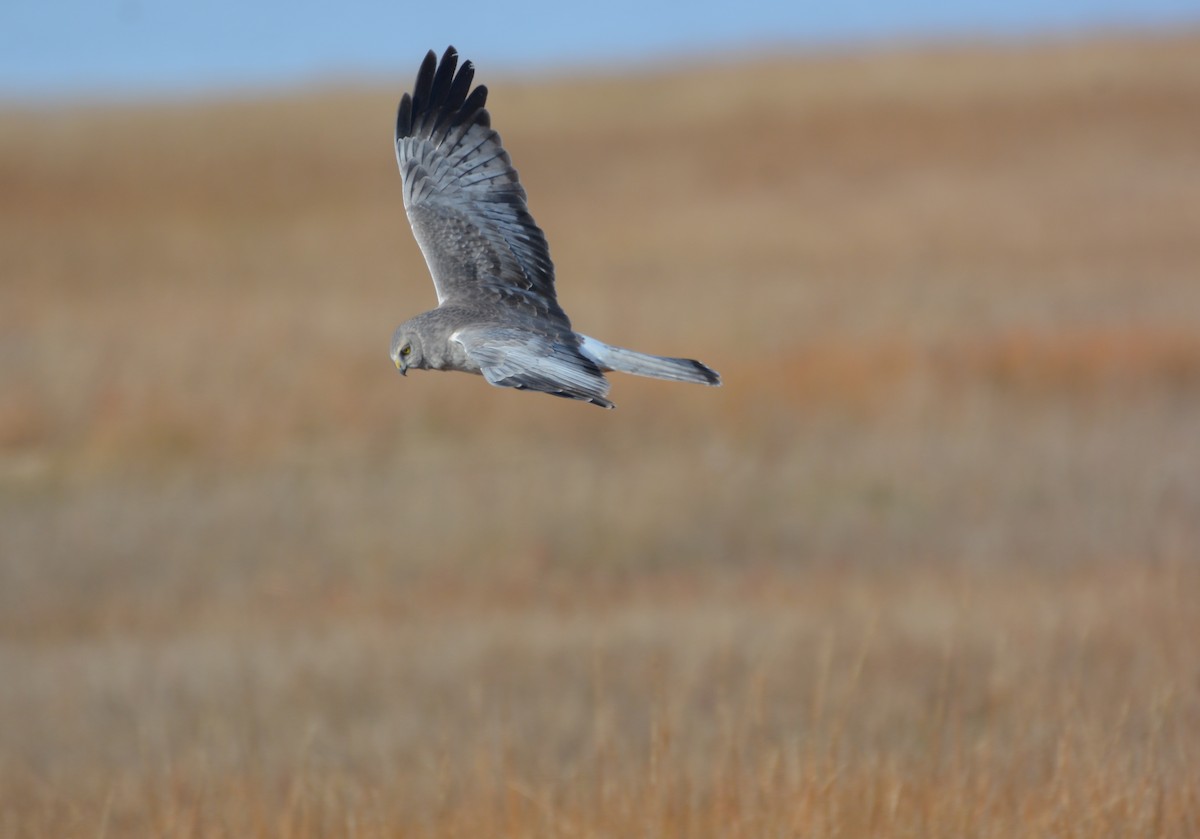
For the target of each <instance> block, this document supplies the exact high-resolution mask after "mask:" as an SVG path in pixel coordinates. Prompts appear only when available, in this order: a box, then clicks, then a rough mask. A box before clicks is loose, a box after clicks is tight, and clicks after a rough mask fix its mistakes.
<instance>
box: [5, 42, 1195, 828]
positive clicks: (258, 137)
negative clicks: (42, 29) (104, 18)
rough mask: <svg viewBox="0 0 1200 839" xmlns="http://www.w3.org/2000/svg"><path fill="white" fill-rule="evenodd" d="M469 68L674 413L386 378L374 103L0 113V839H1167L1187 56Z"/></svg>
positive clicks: (379, 96) (1188, 699)
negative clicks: (654, 357) (675, 363)
mask: <svg viewBox="0 0 1200 839" xmlns="http://www.w3.org/2000/svg"><path fill="white" fill-rule="evenodd" d="M481 72H482V73H483V75H484V79H483V80H485V81H486V82H488V83H489V85H490V86H491V87H492V89H493V91H494V93H493V106H494V114H495V123H496V124H497V126H498V128H499V129H500V130H501V132H502V133H503V135H504V137H505V140H506V144H507V145H508V146H509V148H510V150H511V151H512V153H513V156H514V159H515V161H516V163H517V165H518V166H519V168H520V170H521V173H522V178H523V180H524V182H525V184H526V187H527V188H528V190H529V192H530V195H531V200H532V209H533V212H534V214H535V215H536V217H537V218H538V220H539V221H540V222H541V223H542V224H543V226H544V227H545V228H546V231H547V234H548V236H549V238H550V241H551V245H552V248H553V254H554V257H555V261H556V264H557V266H558V269H559V276H560V292H561V298H562V300H563V302H564V305H565V306H566V308H567V310H568V311H569V312H571V313H572V314H573V316H574V318H575V321H576V324H577V325H578V327H579V328H580V329H581V330H583V331H586V332H589V333H592V334H595V335H597V336H600V337H603V338H605V339H607V340H612V341H614V342H617V343H624V344H627V345H630V346H634V347H637V348H639V349H646V350H650V351H661V352H667V353H678V354H691V355H695V356H697V357H699V358H702V359H704V360H705V361H708V362H710V363H712V364H713V366H715V367H716V368H717V369H719V370H720V371H721V372H722V373H723V374H724V376H725V379H726V385H725V387H723V388H721V389H720V390H711V389H704V388H688V387H684V386H677V385H670V384H665V383H655V382H642V381H638V380H633V379H629V378H618V379H617V380H616V381H615V382H614V398H615V400H616V401H617V403H618V404H619V406H620V407H619V409H618V410H617V411H616V412H605V411H599V410H595V409H592V408H590V407H588V406H583V405H578V404H573V403H567V402H564V401H561V400H554V399H549V398H545V397H538V396H535V395H529V394H519V393H514V392H509V391H500V390H496V389H491V388H488V387H487V386H486V385H485V384H484V383H483V382H482V381H480V380H477V379H471V378H468V377H466V376H436V375H431V374H425V375H414V376H410V377H409V378H408V379H406V380H400V379H398V377H396V376H395V374H394V372H393V371H392V370H391V366H390V362H389V361H388V359H387V356H386V348H387V340H388V337H389V336H390V332H391V330H392V328H393V327H394V326H395V324H396V323H397V322H398V321H399V320H401V319H403V318H404V317H406V316H408V315H409V314H412V313H415V312H417V311H420V310H422V309H424V308H427V307H428V306H429V305H431V304H432V302H433V292H432V288H431V285H430V283H429V281H428V278H427V275H426V273H425V268H424V265H423V262H422V260H421V258H420V256H419V254H418V252H417V250H416V247H415V245H414V244H413V242H412V239H411V235H410V233H409V231H408V229H407V225H406V223H405V220H404V215H403V209H402V206H401V203H400V196H399V183H398V178H397V176H396V174H395V172H394V164H393V162H392V157H391V152H390V149H389V131H390V127H391V115H390V114H391V109H392V107H393V105H394V100H395V98H396V94H397V92H398V91H397V90H392V89H388V90H330V91H324V92H315V93H311V94H305V95H297V96H295V97H290V98H288V97H281V98H277V99H273V100H259V99H254V100H246V101H238V102H189V103H179V104H172V105H166V104H163V105H157V106H148V105H147V106H132V105H130V106H121V107H106V108H99V107H79V108H57V109H54V110H45V111H24V112H18V111H13V110H9V111H7V112H3V113H0V271H2V274H0V282H2V283H3V303H2V305H0V382H2V387H0V837H22V839H24V837H56V839H57V837H65V836H86V837H91V836H102V837H124V836H129V837H143V836H163V837H169V839H174V837H259V836H261V837H281V838H282V839H312V838H313V837H318V836H331V837H332V836H338V837H341V836H346V837H392V836H406V837H408V836H412V837H426V836H428V837H438V836H471V837H477V836H593V837H599V836H612V837H624V836H655V837H657V836H688V837H705V836H713V837H718V836H719V837H733V836H745V837H765V836H803V837H822V836H841V837H858V836H871V837H888V836H894V837H906V836H911V837H939V836H945V837H964V836H980V837H985V836H996V837H1006V839H1007V838H1008V837H1015V836H1056V837H1081V838H1082V837H1110V836H1112V837H1115V836H1146V837H1159V836H1161V837H1181V839H1182V837H1192V836H1196V835H1200V645H1198V644H1197V643H1196V639H1197V638H1200V604H1198V602H1197V597H1196V594H1197V593H1198V592H1200V562H1198V559H1200V435H1197V432H1196V420H1195V418H1196V417H1197V415H1198V411H1200V337H1198V336H1200V282H1198V280H1197V278H1198V277H1200V236H1197V235H1196V231H1197V230H1200V144H1197V143H1196V141H1195V138H1196V137H1200V39H1197V37H1196V36H1195V35H1180V36H1178V37H1174V38H1159V39H1147V40H1137V39H1116V38H1114V39H1109V40H1103V41H1091V42H1080V43H1069V44H1052V45H1041V46H1029V47H1023V48H1021V47H1009V48H1004V49H999V48H996V49H992V48H983V47H972V48H962V49H950V48H945V49H937V50H895V51H891V52H879V53H875V54H861V55H841V56H825V57H809V58H792V57H775V58H769V59H764V60H760V61H753V62H746V63H744V64H736V65H733V64H730V65H722V66H715V65H714V66H712V67H705V66H696V67H689V68H682V69H676V70H667V71H663V72H660V73H656V74H652V75H647V76H645V77H640V78H632V77H631V78H619V77H616V78H607V79H567V80H560V81H556V82H551V83H546V84H534V83H532V82H529V81H522V80H508V79H503V78H500V79H497V78H493V77H489V76H488V70H487V68H486V67H485V68H481ZM402 81H403V82H404V83H407V80H402Z"/></svg>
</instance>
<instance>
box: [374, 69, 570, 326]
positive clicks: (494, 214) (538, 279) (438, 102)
mask: <svg viewBox="0 0 1200 839" xmlns="http://www.w3.org/2000/svg"><path fill="white" fill-rule="evenodd" d="M456 69H457V73H456V72H455V71H456ZM474 76H475V68H474V67H473V66H472V64H471V62H469V61H466V62H463V65H462V67H461V68H458V53H457V52H456V51H455V49H454V47H450V48H448V49H447V50H446V52H445V54H444V55H443V56H442V60H441V62H440V63H439V62H438V60H437V56H436V55H435V54H434V53H433V51H432V50H431V51H430V52H429V54H428V55H426V56H425V60H424V62H422V64H421V69H420V71H419V72H418V73H417V80H416V84H415V85H414V87H413V92H412V93H411V94H408V93H406V94H404V96H403V97H402V98H401V100H400V108H399V111H398V113H397V115H396V160H397V162H398V163H399V165H400V175H401V177H402V178H403V180H404V207H405V209H406V210H407V212H408V220H409V222H410V223H411V224H412V229H413V234H414V235H415V236H416V239H417V244H419V245H420V246H421V252H422V253H423V254H424V255H425V262H426V263H427V264H428V265H429V272H430V274H432V275H433V284H434V287H435V288H436V289H437V296H438V303H439V305H440V304H446V303H465V304H469V305H473V306H475V305H494V304H502V306H504V307H511V308H513V309H516V310H519V311H521V312H524V313H526V314H527V315H531V316H533V317H536V318H539V319H545V320H548V321H549V322H550V323H548V324H547V325H553V327H555V328H556V329H565V328H569V321H568V320H567V316H566V314H565V313H564V312H563V310H562V309H561V308H560V307H559V305H558V301H557V299H556V297H555V293H554V265H553V263H552V262H551V261H550V251H549V248H548V247H547V245H546V236H545V234H543V233H542V231H541V229H540V228H539V227H538V226H537V224H536V223H535V222H534V220H533V217H532V216H531V215H530V214H529V208H528V207H527V206H526V203H525V190H524V188H523V187H522V186H521V183H520V181H519V180H518V179H517V171H516V170H515V169H514V168H513V167H512V162H511V160H510V159H509V156H508V152H506V151H505V150H504V147H503V146H502V145H501V144H500V135H499V134H497V133H496V132H495V131H494V130H493V129H492V127H491V116H490V115H489V114H488V111H487V109H486V108H485V107H484V105H485V103H486V102H487V88H486V87H485V86H483V85H479V86H477V87H476V88H475V89H474V90H471V89H470V88H471V81H472V79H473V78H474ZM500 311H504V309H503V308H502V309H500Z"/></svg>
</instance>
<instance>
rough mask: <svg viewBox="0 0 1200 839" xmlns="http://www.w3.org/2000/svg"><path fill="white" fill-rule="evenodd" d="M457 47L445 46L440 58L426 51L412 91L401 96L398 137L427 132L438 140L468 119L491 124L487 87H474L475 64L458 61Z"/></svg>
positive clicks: (397, 122) (485, 124) (397, 124)
mask: <svg viewBox="0 0 1200 839" xmlns="http://www.w3.org/2000/svg"><path fill="white" fill-rule="evenodd" d="M458 59H459V56H458V50H457V49H455V48H454V47H453V46H449V47H446V51H445V52H444V53H442V57H441V60H440V61H439V60H438V57H437V53H435V52H434V51H433V50H429V52H427V53H425V58H424V60H423V61H422V62H421V67H420V69H419V70H418V71H417V78H416V81H415V82H414V83H413V89H412V93H411V94H405V95H404V97H403V98H401V100H400V107H399V108H398V109H397V112H396V139H397V140H399V139H400V138H402V137H412V136H424V137H430V138H432V139H434V141H435V142H438V141H440V140H442V139H444V136H445V134H446V133H447V132H449V131H450V130H452V129H454V128H457V127H458V126H461V125H464V124H466V123H478V124H480V125H483V126H484V127H485V128H486V127H490V126H491V118H490V116H489V115H488V112H487V110H486V109H485V106H486V104H487V93H488V91H487V87H486V86H485V85H478V86H476V87H475V89H474V90H472V89H471V83H472V82H473V81H474V79H475V65H474V64H473V63H472V62H470V61H463V62H462V64H461V65H460V64H459V60H458Z"/></svg>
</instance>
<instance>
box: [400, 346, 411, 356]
mask: <svg viewBox="0 0 1200 839" xmlns="http://www.w3.org/2000/svg"><path fill="white" fill-rule="evenodd" d="M400 355H412V347H403V348H402V349H401V350H400Z"/></svg>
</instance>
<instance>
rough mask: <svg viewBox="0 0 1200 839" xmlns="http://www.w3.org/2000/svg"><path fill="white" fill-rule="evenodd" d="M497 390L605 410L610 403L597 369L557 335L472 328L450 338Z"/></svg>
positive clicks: (605, 387)
mask: <svg viewBox="0 0 1200 839" xmlns="http://www.w3.org/2000/svg"><path fill="white" fill-rule="evenodd" d="M451 340H453V341H457V342H458V343H460V344H461V345H462V347H463V349H464V350H465V351H466V353H467V357H468V358H470V359H471V361H473V362H474V363H475V364H478V365H479V368H480V372H481V373H483V377H484V378H485V379H487V380H488V382H490V383H491V384H493V385H496V386H497V387H514V388H518V389H521V390H535V391H539V392H541V393H552V394H555V395H556V396H566V397H570V398H572V399H582V400H584V401H587V402H592V403H594V404H596V405H600V406H602V407H605V408H611V407H612V403H611V402H609V401H608V400H607V399H605V397H606V396H607V395H608V388H609V384H608V380H607V379H605V378H604V373H603V372H601V370H600V368H599V367H597V366H596V364H595V363H594V362H593V361H591V360H590V359H588V358H585V357H584V356H582V355H580V353H579V349H578V346H577V345H576V344H573V343H568V342H564V341H562V340H560V339H558V338H557V337H555V336H549V335H538V334H536V333H531V332H527V331H525V330H518V329H506V328H491V327H475V328H471V329H460V330H458V331H456V332H455V333H453V334H452V335H451Z"/></svg>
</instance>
